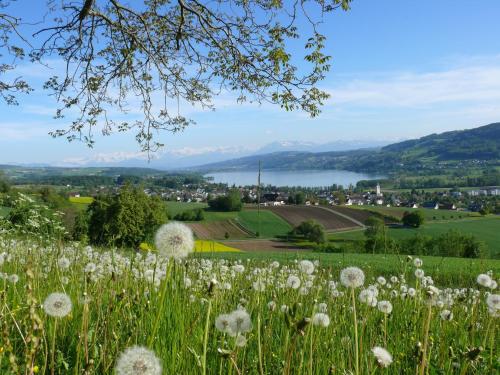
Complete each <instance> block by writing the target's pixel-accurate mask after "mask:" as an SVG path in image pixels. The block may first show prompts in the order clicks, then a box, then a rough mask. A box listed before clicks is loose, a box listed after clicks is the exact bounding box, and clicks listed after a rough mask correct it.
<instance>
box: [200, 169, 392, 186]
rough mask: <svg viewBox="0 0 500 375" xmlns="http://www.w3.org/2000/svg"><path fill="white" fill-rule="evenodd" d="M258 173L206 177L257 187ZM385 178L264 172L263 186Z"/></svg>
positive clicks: (345, 173)
mask: <svg viewBox="0 0 500 375" xmlns="http://www.w3.org/2000/svg"><path fill="white" fill-rule="evenodd" d="M257 175H258V172H256V171H248V172H215V173H208V174H206V175H205V177H212V178H213V181H214V182H216V183H226V184H228V185H230V186H231V185H236V186H245V185H257ZM382 178H385V176H382V175H375V174H368V173H357V172H351V171H342V170H308V171H262V172H261V178H260V180H261V183H262V185H273V186H302V187H321V186H331V185H333V184H337V185H343V186H345V187H347V186H348V185H349V184H353V185H356V183H357V182H358V181H360V180H374V179H382Z"/></svg>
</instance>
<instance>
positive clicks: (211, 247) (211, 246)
mask: <svg viewBox="0 0 500 375" xmlns="http://www.w3.org/2000/svg"><path fill="white" fill-rule="evenodd" d="M239 251H240V250H239V249H236V248H234V247H231V246H228V245H227V244H223V243H220V242H215V241H207V240H196V241H195V244H194V252H195V253H234V252H239Z"/></svg>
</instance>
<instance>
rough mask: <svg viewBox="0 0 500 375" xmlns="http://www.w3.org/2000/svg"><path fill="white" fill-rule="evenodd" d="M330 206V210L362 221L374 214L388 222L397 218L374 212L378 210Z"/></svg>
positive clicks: (392, 221)
mask: <svg viewBox="0 0 500 375" xmlns="http://www.w3.org/2000/svg"><path fill="white" fill-rule="evenodd" d="M328 208H329V209H330V210H333V211H336V212H340V213H342V214H344V215H347V216H349V217H351V218H353V219H356V220H358V221H359V222H361V223H365V222H366V220H368V219H369V218H370V217H372V216H377V217H381V218H384V221H385V223H386V224H391V223H394V222H395V220H392V219H390V218H389V217H387V216H384V214H383V213H381V212H379V215H374V212H377V211H368V210H358V209H355V208H350V207H348V206H330V207H328Z"/></svg>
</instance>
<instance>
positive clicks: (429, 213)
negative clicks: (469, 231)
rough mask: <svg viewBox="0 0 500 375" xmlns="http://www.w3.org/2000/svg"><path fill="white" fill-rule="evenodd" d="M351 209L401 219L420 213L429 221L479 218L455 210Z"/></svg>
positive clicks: (471, 213) (376, 207)
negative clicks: (405, 213) (410, 214)
mask: <svg viewBox="0 0 500 375" xmlns="http://www.w3.org/2000/svg"><path fill="white" fill-rule="evenodd" d="M349 208H354V209H359V210H368V211H372V212H378V213H381V214H383V215H388V216H394V217H398V218H401V217H402V216H403V213H404V212H405V211H409V212H414V211H420V212H422V214H423V215H424V217H425V219H426V220H427V221H442V220H450V219H451V220H460V219H466V218H470V217H479V216H480V215H479V214H478V213H475V212H465V211H455V210H433V209H430V208H409V207H385V206H349Z"/></svg>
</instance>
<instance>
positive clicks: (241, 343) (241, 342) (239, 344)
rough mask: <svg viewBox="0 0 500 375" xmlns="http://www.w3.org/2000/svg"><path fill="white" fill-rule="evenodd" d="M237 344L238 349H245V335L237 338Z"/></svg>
mask: <svg viewBox="0 0 500 375" xmlns="http://www.w3.org/2000/svg"><path fill="white" fill-rule="evenodd" d="M235 344H236V346H237V347H238V348H243V347H244V346H246V345H247V339H246V337H245V336H243V335H238V336H236V340H235Z"/></svg>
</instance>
